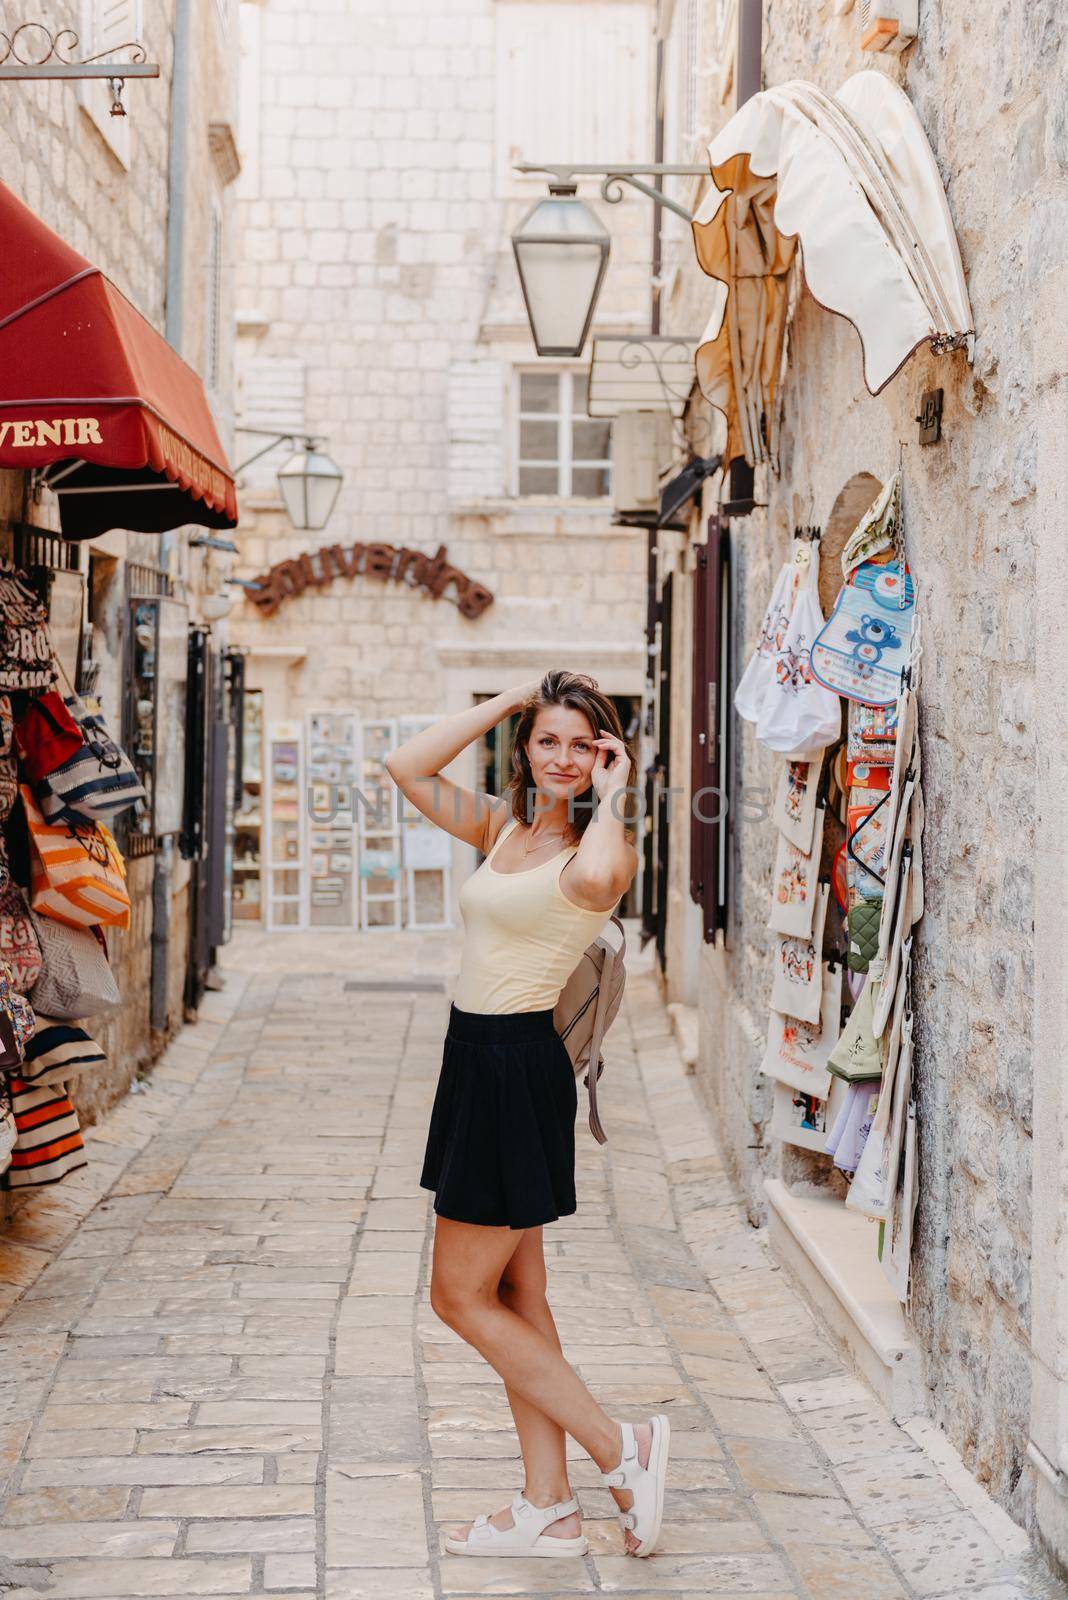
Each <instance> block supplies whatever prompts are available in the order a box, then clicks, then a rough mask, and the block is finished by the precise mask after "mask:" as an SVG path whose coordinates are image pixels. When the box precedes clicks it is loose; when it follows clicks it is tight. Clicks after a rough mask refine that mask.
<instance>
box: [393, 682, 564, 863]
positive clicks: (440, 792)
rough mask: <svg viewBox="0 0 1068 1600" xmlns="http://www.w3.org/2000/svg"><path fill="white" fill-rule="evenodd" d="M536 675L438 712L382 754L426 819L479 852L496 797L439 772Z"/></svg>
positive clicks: (530, 688) (518, 699)
mask: <svg viewBox="0 0 1068 1600" xmlns="http://www.w3.org/2000/svg"><path fill="white" fill-rule="evenodd" d="M540 681H541V680H540V679H536V680H535V681H534V682H533V683H525V684H521V685H519V686H518V687H517V688H514V689H505V690H504V691H503V693H501V694H496V695H494V696H493V698H492V700H483V701H481V702H480V703H479V704H478V705H473V706H468V707H467V709H466V710H464V711H455V712H453V713H452V715H451V716H447V717H439V719H438V720H437V722H433V723H431V725H430V727H429V728H421V729H420V731H419V732H418V733H416V734H413V735H412V737H411V738H410V739H406V740H405V742H404V743H403V744H401V745H398V746H397V748H396V750H391V751H390V753H389V755H388V756H387V757H386V770H387V772H388V773H389V775H390V777H391V778H392V779H393V781H394V783H395V784H396V785H397V788H398V789H400V791H401V793H402V794H404V795H406V796H407V798H408V799H409V800H410V801H411V802H412V805H413V806H415V807H416V808H417V810H419V811H421V812H422V813H423V815H424V816H425V817H429V818H430V820H431V822H436V823H437V825H438V827H439V828H444V829H445V831H446V833H451V834H453V835H454V836H455V837H456V838H457V839H463V840H464V841H465V842H466V843H467V844H473V845H475V846H476V847H477V848H478V849H479V850H482V851H485V850H486V848H487V845H488V844H489V843H490V836H489V834H488V832H487V830H488V828H489V824H490V821H491V819H492V818H493V817H494V816H495V814H496V810H497V809H498V808H500V807H501V806H502V805H503V803H504V802H503V801H502V800H501V798H500V797H499V796H496V795H491V794H487V793H485V792H484V791H483V790H476V789H466V788H464V786H463V785H462V784H459V783H453V781H452V779H451V778H445V777H443V776H442V772H441V769H442V767H447V766H448V765H449V763H450V761H454V760H455V759H456V757H457V756H458V755H459V754H460V752H461V751H462V750H466V749H467V746H468V745H469V744H471V743H472V741H473V740H475V739H480V738H481V737H482V735H483V734H484V733H488V732H489V730H490V729H491V728H494V727H496V725H497V724H498V722H501V721H503V720H504V718H505V717H507V716H508V715H509V714H510V713H511V712H513V711H518V710H519V708H520V706H522V705H523V704H524V702H525V701H526V700H527V699H528V698H529V697H530V696H531V695H532V694H533V693H534V691H535V690H536V689H537V687H538V684H539V683H540Z"/></svg>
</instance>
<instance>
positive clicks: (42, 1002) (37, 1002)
mask: <svg viewBox="0 0 1068 1600" xmlns="http://www.w3.org/2000/svg"><path fill="white" fill-rule="evenodd" d="M30 915H31V916H32V917H33V923H34V927H35V929H36V931H37V937H38V939H39V940H40V944H41V955H42V957H43V959H44V965H43V967H42V969H41V976H40V977H39V978H38V980H37V982H36V983H35V984H34V986H33V989H32V990H31V991H30V1003H31V1004H32V1006H33V1009H34V1010H35V1011H38V1012H42V1011H43V1012H44V1013H45V1014H46V1015H47V1016H50V1017H57V1018H59V1019H61V1020H64V1021H73V1020H75V1019H76V1018H78V1017H95V1016H99V1015H101V1014H102V1013H104V1012H108V1011H115V1010H117V1009H118V1007H119V1006H120V1005H121V1004H122V996H121V994H120V993H119V986H118V984H117V983H116V982H115V974H114V973H113V972H112V970H111V967H110V966H109V964H108V958H107V956H106V955H105V954H104V951H103V948H102V946H101V943H100V940H99V939H98V938H97V936H96V934H95V933H91V932H90V931H89V929H88V928H70V927H68V926H67V925H66V923H63V922H57V921H56V919H55V918H54V917H42V916H38V915H37V914H36V912H31V913H30Z"/></svg>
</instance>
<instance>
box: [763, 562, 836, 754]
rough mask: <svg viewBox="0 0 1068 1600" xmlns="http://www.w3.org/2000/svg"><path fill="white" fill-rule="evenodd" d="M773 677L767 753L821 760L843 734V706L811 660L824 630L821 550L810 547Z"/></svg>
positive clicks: (766, 711) (767, 705)
mask: <svg viewBox="0 0 1068 1600" xmlns="http://www.w3.org/2000/svg"><path fill="white" fill-rule="evenodd" d="M809 549H810V557H809V562H808V570H807V573H806V574H804V575H803V576H802V579H801V581H800V584H799V586H798V590H797V596H796V598H795V600H794V608H793V610H792V612H791V613H790V622H789V626H788V627H787V629H786V634H785V637H784V639H783V642H782V647H781V649H780V650H779V651H777V653H776V656H775V666H774V674H773V677H772V680H771V682H770V684H769V685H768V688H767V690H766V692H765V694H764V698H763V701H762V702H761V707H760V717H759V719H758V721H757V725H756V736H757V740H758V741H759V743H760V744H762V745H763V746H764V748H765V749H766V750H776V751H778V753H779V754H780V755H784V756H790V757H791V758H792V759H793V760H795V761H803V760H807V759H809V758H811V757H812V756H817V755H821V754H822V753H823V751H824V750H825V749H826V748H827V746H828V745H829V744H835V743H836V742H837V740H838V739H839V738H840V736H841V732H842V705H841V701H840V700H839V698H838V695H837V694H836V693H832V691H831V690H830V689H826V688H824V686H823V685H822V684H821V683H817V682H816V680H815V678H814V677H813V675H812V671H811V667H810V662H809V657H810V654H811V651H812V645H813V642H814V641H815V639H816V636H817V634H818V633H819V631H820V629H821V628H822V627H823V613H822V611H821V610H820V602H819V593H818V589H817V585H818V583H819V550H818V548H817V546H816V545H811V546H810V547H809Z"/></svg>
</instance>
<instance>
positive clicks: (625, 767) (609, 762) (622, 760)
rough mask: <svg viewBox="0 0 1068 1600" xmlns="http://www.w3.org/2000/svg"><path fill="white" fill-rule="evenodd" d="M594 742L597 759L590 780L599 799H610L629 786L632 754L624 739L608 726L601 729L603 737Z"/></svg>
mask: <svg viewBox="0 0 1068 1600" xmlns="http://www.w3.org/2000/svg"><path fill="white" fill-rule="evenodd" d="M594 743H595V744H596V746H597V759H596V761H595V762H594V764H593V769H592V771H591V772H590V782H591V784H592V785H593V789H594V792H595V793H596V795H597V798H598V800H610V799H611V797H612V795H614V794H618V793H620V792H621V791H622V790H624V789H625V788H626V787H627V782H628V780H629V778H630V756H629V755H628V754H627V747H626V745H625V744H624V743H623V740H622V739H619V738H617V737H616V735H615V734H614V733H609V731H608V729H607V728H602V729H601V737H600V738H599V739H595V740H594Z"/></svg>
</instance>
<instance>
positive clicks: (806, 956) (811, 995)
mask: <svg viewBox="0 0 1068 1600" xmlns="http://www.w3.org/2000/svg"><path fill="white" fill-rule="evenodd" d="M830 892H831V886H830V884H829V883H823V884H821V885H820V890H819V896H818V898H817V900H816V907H815V911H814V913H813V916H812V937H811V938H810V939H793V938H785V939H777V940H776V941H775V948H774V961H775V978H774V982H773V983H772V986H771V1005H772V1009H773V1010H774V1011H779V1012H781V1013H782V1014H783V1016H787V1017H797V1018H798V1019H799V1020H800V1021H801V1022H819V1020H820V1008H821V1003H822V999H823V970H822V969H823V961H822V953H823V925H824V923H825V921H826V920H827V897H828V896H829V894H830Z"/></svg>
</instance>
